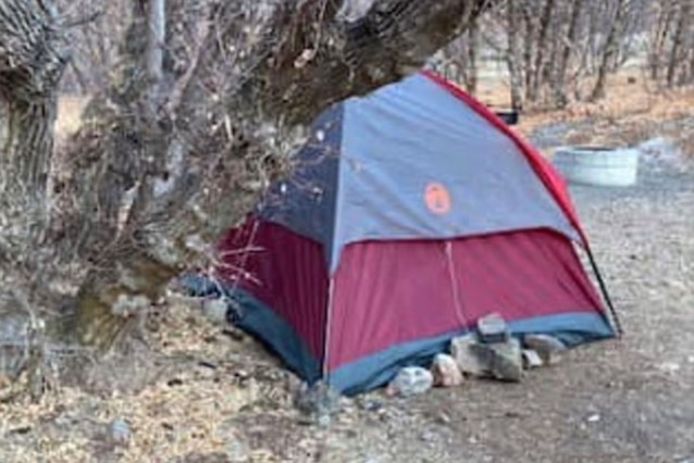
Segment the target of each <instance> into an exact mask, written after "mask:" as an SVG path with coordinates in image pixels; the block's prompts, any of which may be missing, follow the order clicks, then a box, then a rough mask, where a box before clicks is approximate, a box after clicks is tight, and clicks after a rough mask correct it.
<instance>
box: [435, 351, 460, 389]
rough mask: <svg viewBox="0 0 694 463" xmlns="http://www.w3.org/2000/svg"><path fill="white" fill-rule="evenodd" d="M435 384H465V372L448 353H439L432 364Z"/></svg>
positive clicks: (444, 385) (441, 385)
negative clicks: (463, 372)
mask: <svg viewBox="0 0 694 463" xmlns="http://www.w3.org/2000/svg"><path fill="white" fill-rule="evenodd" d="M431 374H432V375H433V377H434V386H440V387H453V386H460V385H461V384H463V374H462V372H461V371H460V368H458V364H457V363H456V361H455V359H454V358H453V357H451V356H450V355H447V354H437V355H436V356H435V357H434V362H433V363H432V365H431Z"/></svg>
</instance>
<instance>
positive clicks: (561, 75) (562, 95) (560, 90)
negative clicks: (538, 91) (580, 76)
mask: <svg viewBox="0 0 694 463" xmlns="http://www.w3.org/2000/svg"><path fill="white" fill-rule="evenodd" d="M583 4H584V0H575V1H574V2H573V5H572V6H571V17H570V19H569V29H568V31H567V33H566V39H565V41H564V45H563V47H562V49H561V55H560V58H559V61H558V63H556V64H555V69H556V71H555V73H554V82H552V88H553V94H554V96H553V98H554V104H555V106H557V107H559V108H563V107H565V106H566V105H567V104H568V102H569V99H568V97H567V91H566V75H567V72H568V68H569V63H570V60H571V51H572V50H573V49H574V47H575V46H576V41H577V40H578V31H579V28H578V25H579V19H580V17H581V12H582V11H583Z"/></svg>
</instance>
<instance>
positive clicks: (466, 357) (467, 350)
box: [450, 334, 489, 376]
mask: <svg viewBox="0 0 694 463" xmlns="http://www.w3.org/2000/svg"><path fill="white" fill-rule="evenodd" d="M476 344H478V341H477V336H475V335H474V334H467V335H465V336H459V337H457V338H453V339H452V340H451V346H450V351H451V356H452V357H453V358H454V359H455V362H456V363H457V364H458V368H460V371H462V372H463V373H465V374H468V375H472V376H486V375H488V373H489V364H486V363H484V362H483V360H482V359H480V357H479V356H478V355H476V354H475V352H474V351H473V349H472V346H474V345H476Z"/></svg>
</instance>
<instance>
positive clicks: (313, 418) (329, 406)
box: [294, 381, 340, 426]
mask: <svg viewBox="0 0 694 463" xmlns="http://www.w3.org/2000/svg"><path fill="white" fill-rule="evenodd" d="M294 405H295V406H296V408H297V409H298V410H299V411H300V412H301V413H302V415H303V416H302V417H300V418H301V419H302V420H304V421H303V422H305V423H317V424H319V425H321V426H327V425H329V424H330V415H332V414H334V413H337V412H338V411H339V410H340V394H339V393H338V392H337V391H336V390H335V389H333V388H331V387H330V386H329V385H327V384H326V383H325V382H323V381H318V382H316V383H314V384H312V385H310V386H308V385H306V384H304V385H303V387H302V388H301V389H299V390H298V391H297V392H296V393H295V395H294Z"/></svg>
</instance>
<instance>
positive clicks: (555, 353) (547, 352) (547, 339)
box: [523, 334, 566, 365]
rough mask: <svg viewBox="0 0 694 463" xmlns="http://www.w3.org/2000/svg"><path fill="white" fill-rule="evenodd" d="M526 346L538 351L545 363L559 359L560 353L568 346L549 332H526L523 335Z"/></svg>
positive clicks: (555, 361)
mask: <svg viewBox="0 0 694 463" xmlns="http://www.w3.org/2000/svg"><path fill="white" fill-rule="evenodd" d="M523 344H524V345H525V347H526V348H528V349H532V350H534V351H535V352H537V353H538V355H539V356H540V358H541V359H542V361H543V362H544V363H545V365H552V364H554V363H557V361H558V360H559V354H561V353H562V352H564V351H566V346H565V345H564V343H563V342H561V341H560V340H559V339H557V338H555V337H554V336H550V335H548V334H526V335H525V336H524V337H523Z"/></svg>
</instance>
